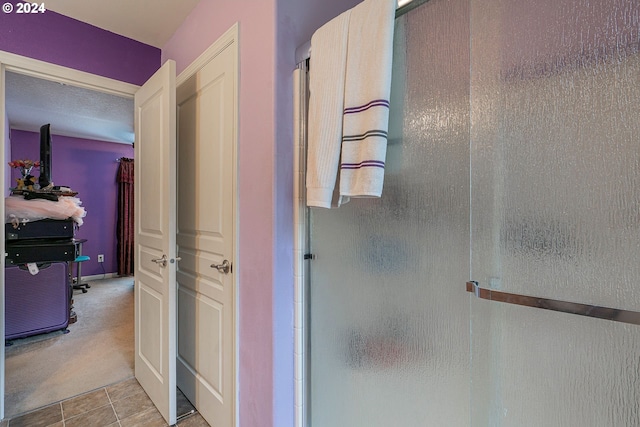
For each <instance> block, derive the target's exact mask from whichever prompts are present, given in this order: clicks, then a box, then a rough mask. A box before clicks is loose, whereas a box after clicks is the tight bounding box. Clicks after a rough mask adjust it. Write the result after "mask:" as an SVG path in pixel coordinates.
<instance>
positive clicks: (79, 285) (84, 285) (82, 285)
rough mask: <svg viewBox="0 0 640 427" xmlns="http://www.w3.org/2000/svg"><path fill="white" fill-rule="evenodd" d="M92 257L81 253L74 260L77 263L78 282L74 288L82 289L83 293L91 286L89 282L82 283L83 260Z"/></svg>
mask: <svg viewBox="0 0 640 427" xmlns="http://www.w3.org/2000/svg"><path fill="white" fill-rule="evenodd" d="M90 259H91V258H90V257H88V256H86V255H79V256H77V257H76V259H74V260H73V262H75V263H76V283H75V284H74V285H73V289H78V290H81V291H82V293H83V294H84V293H86V292H87V288H90V287H91V286H90V285H89V284H88V283H82V273H81V271H82V269H81V266H82V263H83V262H85V261H89V260H90Z"/></svg>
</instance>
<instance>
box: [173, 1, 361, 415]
mask: <svg viewBox="0 0 640 427" xmlns="http://www.w3.org/2000/svg"><path fill="white" fill-rule="evenodd" d="M359 2H360V0H265V1H261V2H252V1H237V0H201V1H200V3H198V5H197V6H196V7H195V9H194V10H193V11H192V12H191V14H190V15H189V16H188V17H187V18H186V19H185V21H184V23H183V24H182V26H181V27H180V28H179V29H178V30H177V31H176V33H175V34H174V36H173V37H172V38H171V39H170V40H169V41H168V42H167V44H166V45H165V46H163V49H162V62H164V61H165V60H167V59H173V60H175V61H176V65H177V70H178V72H180V71H181V70H184V69H185V68H186V67H187V66H188V65H189V64H190V63H191V62H192V61H193V60H195V59H196V58H197V57H198V55H200V54H201V53H202V52H203V51H204V50H205V49H206V48H207V47H208V46H210V45H211V44H212V43H213V42H214V41H215V40H216V39H218V38H219V37H220V36H221V35H222V34H223V33H224V32H225V31H226V30H227V29H229V28H230V27H231V26H232V25H233V24H234V23H235V22H239V24H240V43H239V46H240V84H239V87H240V100H239V114H240V115H239V117H240V120H239V126H240V129H239V143H238V144H239V159H238V161H239V168H238V170H239V178H238V181H239V182H238V186H239V197H240V198H239V211H240V212H239V215H240V227H239V232H240V236H239V246H240V248H239V251H240V259H239V260H237V262H238V265H239V270H238V274H239V291H238V292H239V311H240V313H239V316H238V317H239V319H240V324H239V334H240V338H239V340H240V356H239V357H240V366H239V375H240V384H239V396H240V398H239V402H238V404H239V413H240V425H241V426H242V427H254V426H255V427H269V426H277V427H289V426H293V424H294V409H295V407H294V405H295V402H294V393H293V391H294V366H293V356H294V341H293V339H294V335H293V332H294V331H293V312H294V296H293V224H292V221H293V220H292V212H293V194H292V188H293V171H292V167H293V151H292V150H293V80H292V72H293V70H294V68H295V57H294V55H295V48H296V47H297V46H298V45H301V44H303V43H304V42H306V41H308V40H309V39H310V38H311V35H312V34H313V32H314V31H315V30H316V29H317V28H318V27H320V26H321V25H322V24H324V23H325V22H327V21H329V20H330V19H332V18H333V17H335V16H337V15H339V14H340V13H341V12H343V11H344V10H346V9H348V8H350V7H353V6H354V5H356V4H357V3H359ZM265 212H266V213H267V214H265Z"/></svg>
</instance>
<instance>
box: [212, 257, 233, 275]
mask: <svg viewBox="0 0 640 427" xmlns="http://www.w3.org/2000/svg"><path fill="white" fill-rule="evenodd" d="M211 268H215V269H216V270H218V271H219V272H220V273H222V274H228V273H229V272H230V271H231V263H230V262H229V260H227V259H225V260H224V261H222V264H211Z"/></svg>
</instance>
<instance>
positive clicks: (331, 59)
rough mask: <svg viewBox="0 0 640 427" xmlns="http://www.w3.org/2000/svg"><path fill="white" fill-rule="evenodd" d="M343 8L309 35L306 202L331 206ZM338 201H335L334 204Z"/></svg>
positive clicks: (340, 103)
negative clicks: (338, 13) (311, 35)
mask: <svg viewBox="0 0 640 427" xmlns="http://www.w3.org/2000/svg"><path fill="white" fill-rule="evenodd" d="M350 13H351V11H350V10H349V11H346V12H344V13H343V14H342V15H340V16H338V17H336V18H334V19H332V20H331V21H329V22H328V23H327V24H325V25H323V26H322V27H320V28H319V29H318V30H317V31H316V32H315V33H314V34H313V37H312V38H311V49H312V52H313V53H312V56H311V60H310V69H309V93H310V98H309V121H308V123H309V129H308V143H307V180H306V181H307V182H306V185H307V205H308V206H317V207H323V208H330V207H331V205H332V198H333V193H334V190H335V189H336V179H337V174H338V165H339V163H340V148H341V143H342V110H343V108H344V78H345V72H346V61H347V41H348V31H349V15H350ZM336 205H337V202H334V206H336Z"/></svg>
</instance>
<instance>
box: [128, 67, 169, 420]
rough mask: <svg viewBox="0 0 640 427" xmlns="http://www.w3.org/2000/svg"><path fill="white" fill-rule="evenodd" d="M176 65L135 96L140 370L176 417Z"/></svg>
mask: <svg viewBox="0 0 640 427" xmlns="http://www.w3.org/2000/svg"><path fill="white" fill-rule="evenodd" d="M175 80H176V68H175V62H173V61H167V63H165V64H164V65H163V66H162V68H160V70H158V71H157V72H156V73H155V74H154V75H153V76H152V77H151V78H150V79H149V80H148V81H147V82H146V83H145V84H144V85H143V86H142V87H141V88H140V90H139V91H138V92H137V93H136V95H135V103H134V108H135V113H134V114H135V129H136V139H135V158H136V162H135V170H134V173H135V178H136V179H135V201H136V202H135V230H136V235H135V242H136V243H135V244H136V257H135V259H136V268H135V313H136V314H135V373H136V378H137V379H138V382H139V383H140V384H141V385H142V387H143V388H144V390H145V391H146V392H147V394H148V395H149V397H150V398H151V400H152V401H153V403H154V404H155V405H156V407H157V408H158V410H159V411H160V413H162V416H163V417H164V418H165V420H166V421H167V423H169V424H174V423H175V422H176V382H175V381H176V376H175V372H176V371H175V361H176V328H175V325H176V288H175V278H176V261H175V253H176V210H175V206H176V102H175V100H176V98H175V94H176V92H175Z"/></svg>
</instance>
